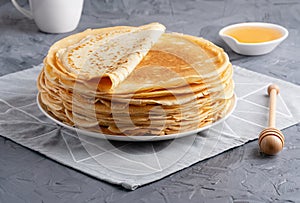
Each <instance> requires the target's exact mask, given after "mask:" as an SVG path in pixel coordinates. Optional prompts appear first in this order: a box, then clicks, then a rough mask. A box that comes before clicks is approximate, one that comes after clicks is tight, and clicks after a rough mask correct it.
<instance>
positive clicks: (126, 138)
mask: <svg viewBox="0 0 300 203" xmlns="http://www.w3.org/2000/svg"><path fill="white" fill-rule="evenodd" d="M233 97H234V103H233V106H232V107H231V109H230V111H228V113H227V114H226V115H225V116H224V117H222V118H220V119H218V120H217V121H215V122H213V123H211V124H209V125H206V126H204V127H202V128H197V129H195V130H191V131H186V132H181V133H175V134H169V135H162V136H157V135H154V136H124V135H109V134H104V133H100V132H92V131H88V130H84V129H79V128H76V127H72V126H70V125H67V124H65V123H63V122H61V121H59V120H57V119H56V118H54V117H53V116H51V115H50V114H49V113H48V112H47V111H46V110H45V109H44V108H43V107H42V105H41V103H40V92H38V94H37V96H36V102H37V106H38V108H39V109H40V111H41V112H42V113H43V114H44V115H45V116H46V117H47V118H49V119H50V120H52V121H53V122H54V123H56V124H58V125H60V126H62V127H65V128H67V129H69V130H72V131H76V133H81V134H84V135H86V136H89V137H93V138H98V139H106V140H113V141H125V142H153V141H162V140H171V139H177V138H182V137H186V136H189V135H193V134H195V133H199V132H202V131H205V130H207V129H209V128H211V127H213V126H215V125H218V124H220V123H222V122H223V121H225V120H226V119H227V118H228V117H229V116H230V115H231V114H232V113H233V111H234V110H235V108H236V105H237V96H236V94H235V93H234V95H233Z"/></svg>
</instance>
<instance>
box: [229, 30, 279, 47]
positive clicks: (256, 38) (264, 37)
mask: <svg viewBox="0 0 300 203" xmlns="http://www.w3.org/2000/svg"><path fill="white" fill-rule="evenodd" d="M224 34H225V35H228V36H231V37H233V38H235V39H236V40H237V41H238V42H241V43H261V42H268V41H272V40H275V39H278V38H280V37H282V35H283V34H282V33H281V32H280V31H279V30H277V29H273V28H267V27H259V26H245V27H244V26H243V27H235V28H231V29H229V30H227V31H226V32H224Z"/></svg>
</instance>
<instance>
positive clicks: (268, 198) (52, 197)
mask: <svg viewBox="0 0 300 203" xmlns="http://www.w3.org/2000/svg"><path fill="white" fill-rule="evenodd" d="M20 2H21V4H26V1H25V0H20ZM153 21H158V22H161V23H163V24H164V25H166V27H167V30H168V31H175V32H183V33H187V34H192V35H196V36H201V37H204V38H206V39H208V40H210V41H212V42H214V43H215V44H217V45H219V46H221V47H223V48H224V49H225V50H226V52H227V53H228V54H229V56H230V59H231V61H232V63H233V64H235V65H239V66H242V67H244V68H247V69H250V70H253V71H256V72H260V73H263V74H267V75H270V76H273V77H276V78H280V79H283V80H286V81H290V82H292V83H295V84H298V85H299V84H300V80H299V79H300V65H299V64H300V35H299V34H300V33H299V31H300V1H298V0H273V1H271V0H188V1H180V0H161V1H159V0H147V1H143V0H122V1H120V0H105V1H96V0H85V4H84V11H83V16H82V18H81V21H80V24H79V26H78V28H77V29H76V30H75V31H74V32H72V33H75V32H79V31H83V30H84V29H86V28H99V27H106V26H114V25H141V24H145V23H148V22H153ZM245 21H263V22H271V23H278V24H281V25H283V26H285V27H286V28H287V29H288V30H289V32H290V35H289V37H288V39H287V40H286V41H285V42H284V43H282V44H281V45H280V46H279V47H278V48H277V49H276V50H275V51H274V52H272V53H270V54H268V55H264V56H257V57H246V56H241V55H238V54H235V53H233V52H232V51H231V50H230V49H229V48H228V47H227V46H226V45H225V44H224V43H223V42H222V40H221V39H220V38H219V37H218V34H217V33H218V31H219V29H220V28H221V27H223V26H225V25H228V24H232V23H237V22H245ZM69 34H71V33H67V34H59V35H55V34H45V33H42V32H39V31H38V29H37V27H36V26H35V24H34V22H33V21H31V20H28V19H26V18H25V17H23V16H22V14H20V13H18V11H16V9H15V8H14V7H13V6H12V4H11V3H10V1H9V0H0V75H5V74H8V73H13V72H17V71H20V70H23V69H27V68H30V67H32V66H33V65H38V64H40V63H41V62H42V60H43V58H44V57H45V55H46V54H47V51H48V49H49V47H50V46H51V44H52V43H53V42H55V41H57V40H59V39H61V38H62V37H64V36H66V35H69ZM295 95H297V96H299V95H300V93H299V92H297V93H295ZM283 132H284V134H285V135H286V143H285V148H284V150H283V151H282V152H281V153H280V154H279V155H278V156H275V157H267V156H263V155H261V154H260V153H259V151H258V147H257V142H256V141H254V142H250V143H248V144H246V145H244V146H241V147H238V148H235V149H233V150H230V151H228V152H225V153H223V154H220V155H218V156H216V157H213V158H211V159H209V160H206V161H203V162H200V163H198V164H195V165H193V166H192V167H190V168H188V169H185V170H183V171H180V172H177V173H175V174H173V175H171V176H168V177H166V178H164V179H163V180H160V181H157V182H155V183H152V184H149V185H146V186H144V187H141V188H139V189H137V190H136V191H127V190H125V189H123V188H121V187H118V186H115V185H110V184H108V183H105V182H102V181H99V180H96V179H94V178H91V177H89V176H86V175H84V174H82V173H80V172H78V171H75V170H73V169H69V168H67V167H65V166H62V165H60V164H58V163H56V162H54V161H52V160H49V159H47V158H45V157H44V156H42V155H40V154H37V153H35V152H33V151H31V150H29V149H26V148H24V147H22V146H19V145H18V144H15V143H13V142H11V141H9V140H7V139H5V138H3V137H1V136H0V202H1V203H2V202H4V203H6V202H9V203H10V202H12V203H17V202H33V203H34V202H156V203H159V202H300V170H299V168H300V137H299V136H300V125H299V124H298V125H295V126H292V127H290V128H288V129H286V130H284V131H283Z"/></svg>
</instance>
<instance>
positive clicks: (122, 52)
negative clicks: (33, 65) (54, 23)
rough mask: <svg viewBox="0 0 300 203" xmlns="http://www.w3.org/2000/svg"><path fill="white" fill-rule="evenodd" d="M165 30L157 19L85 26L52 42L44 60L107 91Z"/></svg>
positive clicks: (130, 70)
mask: <svg viewBox="0 0 300 203" xmlns="http://www.w3.org/2000/svg"><path fill="white" fill-rule="evenodd" d="M164 31H165V27H164V26H163V25H161V24H159V23H151V24H148V25H144V26H140V27H126V26H119V27H113V28H104V29H95V30H90V29H89V30H86V31H84V32H82V33H79V34H76V35H72V36H70V37H67V38H65V39H63V40H61V41H59V42H57V43H55V44H54V45H53V46H52V47H51V49H50V51H49V53H48V57H47V61H46V63H49V64H50V66H51V65H52V66H53V65H54V66H58V67H59V70H60V71H61V72H62V73H64V74H66V75H67V76H69V77H71V78H72V79H77V80H83V81H89V82H91V81H95V82H97V83H99V89H100V90H103V91H108V90H110V89H112V88H115V87H116V86H117V85H118V84H120V83H121V82H122V81H124V80H125V79H126V78H127V76H128V75H129V74H130V73H131V72H132V71H133V69H134V68H135V67H136V66H137V65H138V64H139V62H140V61H141V60H142V59H143V57H144V56H145V55H146V54H147V53H148V51H149V50H150V48H151V47H152V46H153V44H154V43H155V42H156V41H157V40H158V39H159V37H160V36H161V34H162V33H163V32H164Z"/></svg>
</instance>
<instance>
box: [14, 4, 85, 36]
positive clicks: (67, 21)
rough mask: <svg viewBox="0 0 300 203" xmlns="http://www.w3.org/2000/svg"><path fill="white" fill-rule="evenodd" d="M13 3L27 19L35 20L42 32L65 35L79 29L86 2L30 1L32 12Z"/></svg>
mask: <svg viewBox="0 0 300 203" xmlns="http://www.w3.org/2000/svg"><path fill="white" fill-rule="evenodd" d="M11 1H12V3H13V5H14V6H15V7H16V9H18V10H19V11H20V12H21V13H23V14H24V15H25V16H26V17H28V18H30V19H34V21H35V23H36V25H37V26H38V27H39V29H40V30H41V31H44V32H48V33H64V32H70V31H72V30H74V29H75V28H76V27H77V25H78V23H79V20H80V16H81V12H82V7H83V1H84V0H29V5H30V11H29V10H26V9H24V8H22V7H21V6H20V5H19V4H18V3H17V2H16V0H11Z"/></svg>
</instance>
